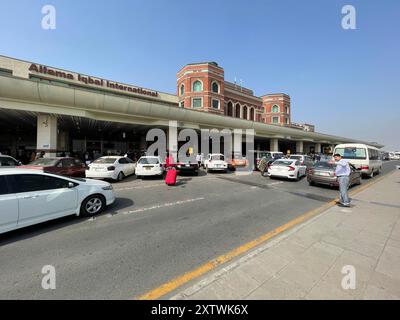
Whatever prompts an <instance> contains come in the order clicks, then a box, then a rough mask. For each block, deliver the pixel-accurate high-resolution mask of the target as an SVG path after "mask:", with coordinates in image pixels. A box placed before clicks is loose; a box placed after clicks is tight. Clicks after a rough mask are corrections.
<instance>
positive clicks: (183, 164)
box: [176, 161, 199, 176]
mask: <svg viewBox="0 0 400 320" xmlns="http://www.w3.org/2000/svg"><path fill="white" fill-rule="evenodd" d="M176 170H178V172H179V173H192V174H194V175H196V176H197V175H198V174H199V164H198V163H197V162H196V161H193V162H191V161H179V162H178V163H177V164H176Z"/></svg>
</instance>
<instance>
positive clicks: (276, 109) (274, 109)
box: [272, 105, 279, 113]
mask: <svg viewBox="0 0 400 320" xmlns="http://www.w3.org/2000/svg"><path fill="white" fill-rule="evenodd" d="M272 112H275V113H276V112H279V106H277V105H274V106H273V107H272Z"/></svg>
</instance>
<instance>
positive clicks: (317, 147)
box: [315, 143, 321, 153]
mask: <svg viewBox="0 0 400 320" xmlns="http://www.w3.org/2000/svg"><path fill="white" fill-rule="evenodd" d="M315 153H321V144H320V143H316V144H315Z"/></svg>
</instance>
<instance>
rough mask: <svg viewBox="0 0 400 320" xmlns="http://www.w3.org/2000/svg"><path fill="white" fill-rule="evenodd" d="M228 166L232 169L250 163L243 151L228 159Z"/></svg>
mask: <svg viewBox="0 0 400 320" xmlns="http://www.w3.org/2000/svg"><path fill="white" fill-rule="evenodd" d="M227 162H228V168H229V169H230V170H236V168H244V167H247V165H248V163H249V162H248V160H247V159H246V157H244V156H243V155H242V154H241V153H233V154H232V158H231V159H229V160H228V161H227Z"/></svg>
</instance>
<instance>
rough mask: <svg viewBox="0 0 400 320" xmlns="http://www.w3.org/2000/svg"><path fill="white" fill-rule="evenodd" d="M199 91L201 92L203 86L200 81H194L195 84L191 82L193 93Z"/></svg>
mask: <svg viewBox="0 0 400 320" xmlns="http://www.w3.org/2000/svg"><path fill="white" fill-rule="evenodd" d="M200 91H203V84H202V83H201V81H199V80H196V81H195V82H193V92H200Z"/></svg>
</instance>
